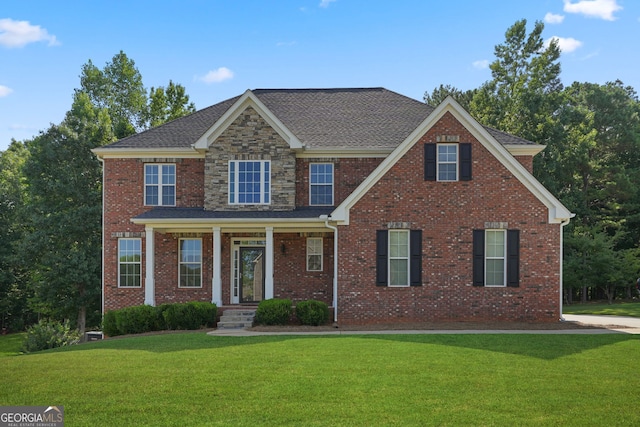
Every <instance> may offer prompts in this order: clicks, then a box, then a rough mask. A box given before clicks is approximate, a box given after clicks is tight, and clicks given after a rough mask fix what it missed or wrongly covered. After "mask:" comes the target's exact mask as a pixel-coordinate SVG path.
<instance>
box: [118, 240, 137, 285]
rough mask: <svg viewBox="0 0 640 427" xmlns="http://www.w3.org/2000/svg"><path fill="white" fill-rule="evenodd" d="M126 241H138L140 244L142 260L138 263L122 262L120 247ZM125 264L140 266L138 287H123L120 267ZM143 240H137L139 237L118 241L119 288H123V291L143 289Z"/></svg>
mask: <svg viewBox="0 0 640 427" xmlns="http://www.w3.org/2000/svg"><path fill="white" fill-rule="evenodd" d="M125 240H137V241H138V242H139V244H140V260H139V261H137V262H122V261H120V245H121V243H122V242H124V241H125ZM123 264H127V265H129V264H138V265H139V266H140V284H139V285H138V286H123V285H122V284H121V283H120V267H121V266H122V265H123ZM142 277H143V276H142V239H140V238H137V237H133V238H132V237H126V238H124V237H123V238H120V239H118V288H123V289H139V288H142Z"/></svg>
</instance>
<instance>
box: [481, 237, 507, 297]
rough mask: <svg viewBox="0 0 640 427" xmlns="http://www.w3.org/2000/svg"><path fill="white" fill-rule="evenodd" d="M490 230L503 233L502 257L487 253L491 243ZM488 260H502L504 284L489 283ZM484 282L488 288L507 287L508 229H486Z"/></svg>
mask: <svg viewBox="0 0 640 427" xmlns="http://www.w3.org/2000/svg"><path fill="white" fill-rule="evenodd" d="M488 232H500V233H502V235H503V242H504V244H503V245H502V256H501V257H499V256H498V257H490V256H489V255H487V254H488V253H489V251H488V249H487V248H488V246H487V245H488V244H489V239H488V237H487V234H488ZM488 260H502V284H501V285H488V284H487V283H488V280H487V273H488V271H489V270H488V269H487V261H488ZM484 284H485V286H486V287H488V288H505V287H507V230H504V229H493V228H491V229H486V230H484Z"/></svg>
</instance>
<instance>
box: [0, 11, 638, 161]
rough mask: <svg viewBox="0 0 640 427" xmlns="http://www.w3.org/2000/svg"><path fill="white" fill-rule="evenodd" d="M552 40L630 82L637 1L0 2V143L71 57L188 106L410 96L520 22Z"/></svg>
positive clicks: (70, 76) (608, 76)
mask: <svg viewBox="0 0 640 427" xmlns="http://www.w3.org/2000/svg"><path fill="white" fill-rule="evenodd" d="M523 18H524V19H526V20H527V21H528V23H529V24H528V30H529V31H530V30H531V28H533V24H534V22H535V21H536V20H539V21H543V22H545V31H544V33H543V36H544V38H545V39H550V38H552V37H558V38H559V40H560V46H561V48H562V50H563V52H562V56H561V59H560V62H561V65H562V74H561V78H562V81H563V83H564V84H565V85H569V84H571V83H572V82H574V81H581V82H592V83H601V84H602V83H605V82H607V81H613V80H616V79H620V80H622V81H623V82H624V83H625V84H626V85H630V86H633V87H634V88H635V89H636V90H640V52H639V50H638V41H640V2H638V1H636V0H482V1H480V0H447V1H435V0H434V1H430V0H394V1H390V0H379V1H378V0H277V1H276V0H272V1H268V0H244V1H235V0H180V1H163V0H149V1H134V0H129V1H122V0H108V1H102V0H91V1H87V0H82V1H79V0H75V1H71V0H68V1H65V0H59V1H50V0H3V1H2V3H1V4H0V151H2V150H4V149H6V147H7V146H8V145H9V143H10V141H11V138H15V139H17V140H25V139H29V138H31V137H33V136H34V135H36V134H38V132H39V131H42V130H46V129H47V128H48V126H49V124H50V123H55V124H57V123H59V122H60V121H61V120H62V119H63V117H64V114H65V112H66V111H67V110H68V109H69V108H70V106H71V101H72V95H73V91H74V89H75V88H78V87H80V81H79V75H80V71H81V68H82V66H83V65H84V64H86V63H87V62H88V61H89V60H91V61H92V62H93V64H94V65H96V66H97V67H99V68H103V67H104V65H105V64H106V63H107V62H108V61H110V60H111V59H112V58H113V56H114V55H115V54H117V53H118V52H119V51H121V50H122V51H123V52H124V53H125V54H126V55H127V56H128V57H129V58H130V59H133V60H134V61H135V64H136V66H137V68H138V70H139V71H140V73H141V75H142V78H143V82H144V84H145V86H146V87H147V88H150V87H152V86H154V87H158V86H166V85H167V84H168V83H169V80H173V82H175V83H179V84H181V85H183V86H185V88H186V90H187V94H188V95H189V96H190V98H191V100H192V101H193V102H194V103H195V104H196V107H197V108H198V109H201V108H204V107H207V106H209V105H212V104H215V103H217V102H219V101H222V100H224V99H227V98H230V97H232V96H235V95H239V94H241V93H242V92H244V91H245V90H246V89H257V88H319V87H379V86H382V87H386V88H387V89H390V90H393V91H396V92H399V93H401V94H404V95H407V96H409V97H412V98H415V99H418V100H422V98H423V95H424V93H425V92H426V91H431V90H433V89H434V88H435V87H437V86H439V85H440V84H451V85H453V86H455V87H457V88H459V89H463V90H466V89H472V88H476V87H478V86H480V85H481V84H482V83H483V82H485V81H487V80H489V79H490V77H491V73H490V70H489V68H488V64H489V63H490V62H491V61H493V60H494V59H495V57H494V55H493V53H494V47H495V45H497V44H500V43H503V42H504V34H505V31H506V30H507V28H508V27H510V26H511V25H512V24H513V23H515V22H516V21H517V20H519V19H523Z"/></svg>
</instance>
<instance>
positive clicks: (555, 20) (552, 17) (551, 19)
mask: <svg viewBox="0 0 640 427" xmlns="http://www.w3.org/2000/svg"><path fill="white" fill-rule="evenodd" d="M562 21H564V15H556V14H554V13H551V12H548V13H547V14H546V15H544V22H546V23H547V24H562Z"/></svg>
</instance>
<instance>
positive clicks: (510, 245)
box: [507, 230, 520, 288]
mask: <svg viewBox="0 0 640 427" xmlns="http://www.w3.org/2000/svg"><path fill="white" fill-rule="evenodd" d="M507 286H510V287H513V288H517V287H518V286H520V230H507Z"/></svg>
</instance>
